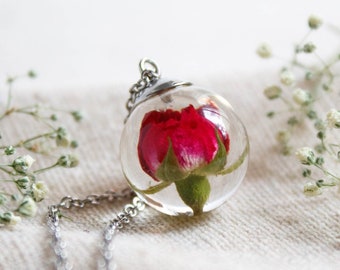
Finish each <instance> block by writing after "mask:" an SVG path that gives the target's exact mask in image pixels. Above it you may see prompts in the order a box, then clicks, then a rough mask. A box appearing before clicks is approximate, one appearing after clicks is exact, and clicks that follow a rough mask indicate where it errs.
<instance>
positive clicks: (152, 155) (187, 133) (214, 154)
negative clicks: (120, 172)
mask: <svg viewBox="0 0 340 270" xmlns="http://www.w3.org/2000/svg"><path fill="white" fill-rule="evenodd" d="M214 110H215V111H216V109H214ZM205 111H208V113H209V115H212V114H213V113H212V112H210V111H209V109H208V110H206V109H205V107H200V108H199V109H198V110H196V109H195V108H194V107H193V106H192V105H189V106H188V107H186V108H184V109H182V110H181V111H174V110H171V109H168V110H166V111H151V112H149V113H147V114H146V115H145V116H144V119H143V121H142V125H141V128H140V136H139V142H138V155H139V160H140V163H141V166H142V168H143V170H144V171H145V172H146V173H147V174H149V175H150V176H152V177H153V178H154V179H155V180H164V181H178V180H181V179H184V178H186V177H187V176H188V175H189V174H191V173H194V174H199V175H208V174H216V173H217V172H218V171H220V170H222V169H223V167H224V166H225V164H226V153H227V152H228V151H229V136H228V134H227V133H226V132H225V131H223V130H221V128H220V129H219V126H221V125H218V126H217V125H215V124H214V123H212V122H211V121H210V120H208V119H207V118H206V117H205V113H202V112H205ZM215 115H216V114H215ZM209 118H210V119H213V118H212V117H209ZM215 118H216V116H215ZM217 124H220V123H217ZM217 158H218V159H219V160H216V159H217Z"/></svg>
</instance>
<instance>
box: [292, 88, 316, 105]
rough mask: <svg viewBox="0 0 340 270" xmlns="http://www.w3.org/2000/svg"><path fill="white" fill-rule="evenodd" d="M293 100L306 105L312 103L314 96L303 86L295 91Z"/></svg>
mask: <svg viewBox="0 0 340 270" xmlns="http://www.w3.org/2000/svg"><path fill="white" fill-rule="evenodd" d="M293 100H294V101H295V103H296V104H298V105H302V106H306V105H308V104H310V103H311V101H312V96H311V94H310V93H309V92H307V91H306V90H303V89H301V88H297V89H295V90H294V92H293Z"/></svg>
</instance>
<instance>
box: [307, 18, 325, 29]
mask: <svg viewBox="0 0 340 270" xmlns="http://www.w3.org/2000/svg"><path fill="white" fill-rule="evenodd" d="M321 25H322V20H321V19H320V18H319V17H317V16H315V15H311V16H309V18H308V26H309V27H310V29H318V28H319V27H320V26H321Z"/></svg>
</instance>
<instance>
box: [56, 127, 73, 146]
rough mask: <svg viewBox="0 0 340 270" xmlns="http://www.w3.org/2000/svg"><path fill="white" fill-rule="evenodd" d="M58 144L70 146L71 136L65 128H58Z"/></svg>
mask: <svg viewBox="0 0 340 270" xmlns="http://www.w3.org/2000/svg"><path fill="white" fill-rule="evenodd" d="M56 144H57V146H61V147H68V146H69V144H70V136H69V135H68V133H67V131H66V129H65V128H62V127H60V128H58V130H57V137H56Z"/></svg>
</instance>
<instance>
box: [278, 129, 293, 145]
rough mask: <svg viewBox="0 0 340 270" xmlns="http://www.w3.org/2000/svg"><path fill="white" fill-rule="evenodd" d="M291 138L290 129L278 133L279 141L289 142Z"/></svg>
mask: <svg viewBox="0 0 340 270" xmlns="http://www.w3.org/2000/svg"><path fill="white" fill-rule="evenodd" d="M289 139H290V132H289V131H288V130H281V131H279V132H278V133H276V140H277V141H278V142H279V143H283V144H284V143H287V142H288V141H289Z"/></svg>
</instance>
